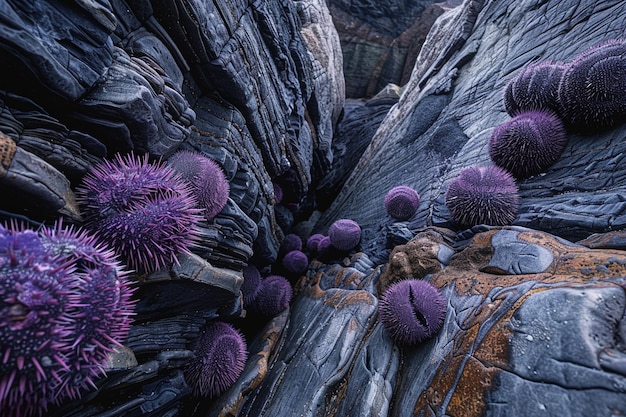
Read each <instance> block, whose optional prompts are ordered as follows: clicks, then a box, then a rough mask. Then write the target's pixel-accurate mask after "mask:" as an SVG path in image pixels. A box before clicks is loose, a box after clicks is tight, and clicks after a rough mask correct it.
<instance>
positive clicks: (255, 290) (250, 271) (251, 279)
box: [241, 264, 261, 307]
mask: <svg viewBox="0 0 626 417" xmlns="http://www.w3.org/2000/svg"><path fill="white" fill-rule="evenodd" d="M260 290H261V272H260V271H259V269H258V268H257V267H256V266H254V265H253V264H248V265H246V266H245V267H244V268H243V284H242V285H241V296H242V297H243V306H244V307H248V306H249V305H250V304H252V302H253V301H254V299H255V298H256V296H257V295H259V291H260Z"/></svg>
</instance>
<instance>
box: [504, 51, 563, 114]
mask: <svg viewBox="0 0 626 417" xmlns="http://www.w3.org/2000/svg"><path fill="white" fill-rule="evenodd" d="M564 70H565V65H563V64H560V63H555V62H551V61H541V62H536V63H533V64H530V65H527V66H526V67H524V68H522V70H521V71H520V72H519V73H518V74H517V75H516V76H515V77H514V78H513V79H511V81H509V83H508V84H507V85H506V87H505V89H504V107H505V108H506V111H507V112H508V113H509V115H511V116H516V115H517V114H518V113H520V112H524V111H529V110H539V109H546V110H548V109H549V110H552V111H557V110H558V109H559V104H558V88H559V83H560V82H561V76H562V75H563V71H564Z"/></svg>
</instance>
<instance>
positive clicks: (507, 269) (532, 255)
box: [483, 230, 554, 275]
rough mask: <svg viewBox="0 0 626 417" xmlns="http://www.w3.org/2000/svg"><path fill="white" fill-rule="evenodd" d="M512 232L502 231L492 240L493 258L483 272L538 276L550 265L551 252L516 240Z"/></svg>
mask: <svg viewBox="0 0 626 417" xmlns="http://www.w3.org/2000/svg"><path fill="white" fill-rule="evenodd" d="M518 237H519V233H518V232H516V231H514V230H502V231H499V232H498V233H496V234H495V235H494V236H493V238H492V241H491V242H492V244H493V246H494V248H495V249H494V252H493V256H492V257H491V260H490V261H489V265H487V266H486V267H484V268H483V271H485V272H489V273H492V274H503V275H511V274H540V273H542V272H546V269H547V268H548V267H549V266H550V265H552V262H553V261H554V257H553V255H552V252H550V251H549V250H548V249H545V248H543V247H541V246H540V245H538V244H535V243H531V242H525V241H523V240H521V239H519V238H518Z"/></svg>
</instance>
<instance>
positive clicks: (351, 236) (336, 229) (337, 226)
mask: <svg viewBox="0 0 626 417" xmlns="http://www.w3.org/2000/svg"><path fill="white" fill-rule="evenodd" d="M328 237H329V238H330V243H331V244H332V245H333V246H334V247H335V248H337V249H339V250H342V251H349V250H352V249H354V248H355V247H356V246H357V245H358V244H359V241H360V240H361V226H359V224H358V223H357V222H355V221H354V220H351V219H339V220H336V221H335V222H334V223H333V224H331V225H330V227H329V228H328Z"/></svg>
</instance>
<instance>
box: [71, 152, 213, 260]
mask: <svg viewBox="0 0 626 417" xmlns="http://www.w3.org/2000/svg"><path fill="white" fill-rule="evenodd" d="M76 193H77V198H78V201H79V203H80V205H81V208H82V210H83V214H84V216H85V219H86V224H85V226H86V227H87V228H88V229H89V230H91V231H93V232H94V233H97V235H98V236H99V237H100V238H101V239H102V240H103V241H106V242H107V243H108V244H110V245H111V246H112V247H113V249H114V250H115V252H116V253H118V254H119V255H120V256H121V257H122V259H123V260H124V261H125V262H126V263H127V264H128V266H129V267H130V268H132V269H135V270H136V271H138V272H151V271H154V270H158V269H160V268H162V267H164V266H166V265H168V264H171V263H173V262H176V260H177V259H176V255H177V253H179V252H189V248H190V247H191V246H193V245H194V244H195V242H196V241H197V239H198V233H199V229H198V223H199V221H201V219H202V217H201V216H200V213H201V210H200V209H198V208H197V203H196V200H195V198H194V196H193V194H192V190H191V187H190V185H189V184H188V183H187V182H186V181H185V180H183V179H182V177H181V176H180V175H179V174H178V173H176V172H175V171H174V170H172V169H171V168H169V167H168V166H165V165H163V164H161V163H154V164H151V163H148V158H147V157H143V158H141V157H135V156H134V155H132V154H129V155H127V156H126V157H123V156H121V155H117V157H116V158H115V159H114V160H113V161H104V162H103V163H101V164H98V165H96V166H95V167H94V168H92V170H91V171H90V172H89V173H88V174H87V175H86V176H85V177H84V179H83V182H82V184H81V185H80V186H79V187H78V188H77V190H76Z"/></svg>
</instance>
